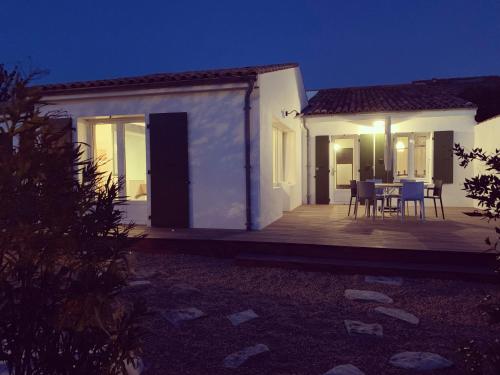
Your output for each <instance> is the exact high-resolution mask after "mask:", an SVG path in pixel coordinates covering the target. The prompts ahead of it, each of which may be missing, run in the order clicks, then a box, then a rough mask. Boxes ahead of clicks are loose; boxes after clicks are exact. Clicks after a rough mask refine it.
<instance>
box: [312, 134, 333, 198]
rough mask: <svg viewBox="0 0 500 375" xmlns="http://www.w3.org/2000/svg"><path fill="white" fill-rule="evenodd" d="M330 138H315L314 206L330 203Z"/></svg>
mask: <svg viewBox="0 0 500 375" xmlns="http://www.w3.org/2000/svg"><path fill="white" fill-rule="evenodd" d="M329 148H330V137H329V136H327V135H320V136H317V137H316V175H315V177H316V204H329V203H330V182H329V180H330V160H329Z"/></svg>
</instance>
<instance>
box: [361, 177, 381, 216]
mask: <svg viewBox="0 0 500 375" xmlns="http://www.w3.org/2000/svg"><path fill="white" fill-rule="evenodd" d="M356 190H357V197H356V204H355V205H354V219H357V218H358V207H359V202H364V203H365V214H366V215H367V216H369V215H370V205H371V206H373V217H372V220H375V216H376V215H377V201H379V200H380V201H382V219H383V218H384V200H385V199H384V198H385V197H384V195H383V194H382V195H379V194H377V192H376V190H377V189H375V183H374V182H369V181H358V182H357V183H356Z"/></svg>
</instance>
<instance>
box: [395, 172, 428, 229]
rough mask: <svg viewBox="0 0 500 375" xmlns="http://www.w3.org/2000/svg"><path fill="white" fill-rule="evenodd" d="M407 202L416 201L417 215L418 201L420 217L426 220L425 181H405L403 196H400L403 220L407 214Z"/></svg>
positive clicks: (402, 189) (400, 209)
mask: <svg viewBox="0 0 500 375" xmlns="http://www.w3.org/2000/svg"><path fill="white" fill-rule="evenodd" d="M406 202H414V204H415V216H416V215H417V202H419V204H420V218H421V219H422V220H425V205H424V183H423V182H410V181H407V182H403V187H402V188H401V197H400V198H399V211H398V215H399V213H401V221H404V218H405V216H406V208H405V203H406Z"/></svg>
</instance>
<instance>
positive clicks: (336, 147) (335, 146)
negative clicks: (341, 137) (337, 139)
mask: <svg viewBox="0 0 500 375" xmlns="http://www.w3.org/2000/svg"><path fill="white" fill-rule="evenodd" d="M341 148H342V146H341V145H339V144H338V143H334V144H333V149H334V150H335V151H339V150H340V149H341Z"/></svg>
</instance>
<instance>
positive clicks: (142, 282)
mask: <svg viewBox="0 0 500 375" xmlns="http://www.w3.org/2000/svg"><path fill="white" fill-rule="evenodd" d="M147 285H151V281H149V280H134V281H129V282H128V285H127V286H129V287H137V286H147Z"/></svg>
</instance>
